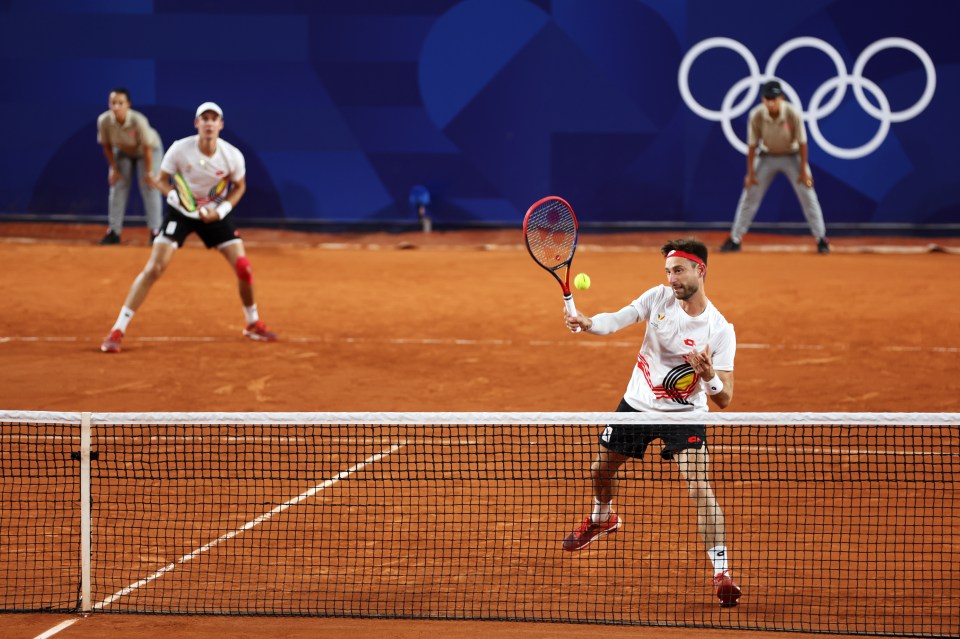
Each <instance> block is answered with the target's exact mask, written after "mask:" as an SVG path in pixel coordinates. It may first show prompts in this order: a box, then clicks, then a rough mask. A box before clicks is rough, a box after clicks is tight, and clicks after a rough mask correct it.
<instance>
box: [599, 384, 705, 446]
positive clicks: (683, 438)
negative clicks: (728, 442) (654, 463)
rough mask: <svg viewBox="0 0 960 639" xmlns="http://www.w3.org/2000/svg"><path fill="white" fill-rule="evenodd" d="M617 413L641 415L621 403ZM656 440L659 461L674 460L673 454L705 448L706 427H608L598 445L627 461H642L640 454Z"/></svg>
mask: <svg viewBox="0 0 960 639" xmlns="http://www.w3.org/2000/svg"><path fill="white" fill-rule="evenodd" d="M617 412H618V413H637V412H640V411H638V410H637V409H636V408H634V407H633V406H631V405H630V404H628V403H627V400H625V399H621V400H620V405H619V406H617ZM655 439H660V440H662V441H663V450H662V451H660V457H662V458H663V459H673V454H674V453H676V452H678V451H681V450H691V449H692V450H700V449H701V448H703V447H704V446H705V445H706V444H707V426H706V425H705V424H649V425H647V424H644V425H641V426H632V425H629V424H608V425H607V427H606V428H605V429H604V430H603V432H602V433H600V445H601V446H602V447H603V448H606V449H607V450H611V451H613V452H615V453H620V454H621V455H624V456H626V457H637V458H639V459H643V454H644V453H645V452H646V450H647V446H649V445H650V442H652V441H653V440H655Z"/></svg>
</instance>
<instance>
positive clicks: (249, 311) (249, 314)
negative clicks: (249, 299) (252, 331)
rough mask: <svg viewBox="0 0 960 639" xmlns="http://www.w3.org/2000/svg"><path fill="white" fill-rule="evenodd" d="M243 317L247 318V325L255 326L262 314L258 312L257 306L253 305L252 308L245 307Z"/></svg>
mask: <svg viewBox="0 0 960 639" xmlns="http://www.w3.org/2000/svg"><path fill="white" fill-rule="evenodd" d="M243 315H244V317H246V318H247V324H253V323H254V322H256V321H257V320H258V319H260V313H258V312H257V305H256V304H251V305H250V306H244V307H243Z"/></svg>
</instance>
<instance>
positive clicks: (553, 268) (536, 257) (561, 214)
mask: <svg viewBox="0 0 960 639" xmlns="http://www.w3.org/2000/svg"><path fill="white" fill-rule="evenodd" d="M577 228H578V227H577V216H576V215H574V214H573V209H572V208H570V205H569V204H568V203H567V201H566V200H564V199H563V198H559V197H557V196H555V195H551V196H549V197H545V198H543V199H542V200H538V201H536V202H534V203H533V204H532V205H531V206H530V208H529V209H527V215H526V216H525V217H524V218H523V239H524V240H525V241H526V243H527V250H528V251H529V252H530V257H532V258H533V261H534V262H536V263H537V264H539V265H540V266H542V267H543V268H544V269H546V270H547V271H548V272H549V273H550V274H551V275H553V276H554V277H555V278H556V280H557V282H559V284H560V289H561V290H562V291H563V305H564V307H565V308H566V310H567V314H568V315H572V316H573V317H576V316H577V307H576V306H575V305H574V303H573V294H571V293H570V265H571V264H572V263H573V253H574V251H576V250H577ZM561 276H562V277H561ZM579 331H580V328H579V327H577V330H576V331H575V332H579Z"/></svg>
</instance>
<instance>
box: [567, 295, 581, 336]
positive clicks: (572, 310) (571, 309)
mask: <svg viewBox="0 0 960 639" xmlns="http://www.w3.org/2000/svg"><path fill="white" fill-rule="evenodd" d="M563 307H564V308H565V309H566V310H567V315H572V316H573V317H576V316H577V307H576V305H575V304H574V303H573V295H572V294H571V293H567V294H566V295H564V296H563ZM573 332H574V333H579V332H580V327H579V326H578V327H577V330H575V331H573Z"/></svg>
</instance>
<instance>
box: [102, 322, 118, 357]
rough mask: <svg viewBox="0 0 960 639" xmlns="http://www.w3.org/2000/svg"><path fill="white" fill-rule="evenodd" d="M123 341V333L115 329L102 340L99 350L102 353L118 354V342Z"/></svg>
mask: <svg viewBox="0 0 960 639" xmlns="http://www.w3.org/2000/svg"><path fill="white" fill-rule="evenodd" d="M122 339H123V331H121V330H120V329H119V328H115V329H113V330H112V331H110V334H109V335H107V336H106V337H104V338H103V344H100V350H101V351H103V352H104V353H119V352H120V340H122Z"/></svg>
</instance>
